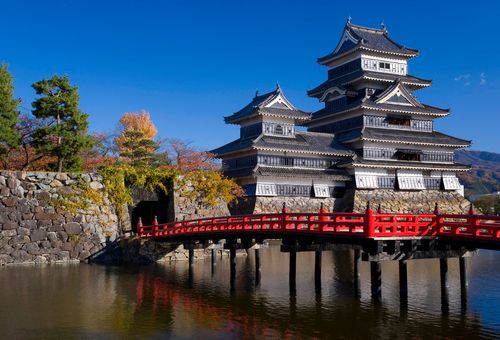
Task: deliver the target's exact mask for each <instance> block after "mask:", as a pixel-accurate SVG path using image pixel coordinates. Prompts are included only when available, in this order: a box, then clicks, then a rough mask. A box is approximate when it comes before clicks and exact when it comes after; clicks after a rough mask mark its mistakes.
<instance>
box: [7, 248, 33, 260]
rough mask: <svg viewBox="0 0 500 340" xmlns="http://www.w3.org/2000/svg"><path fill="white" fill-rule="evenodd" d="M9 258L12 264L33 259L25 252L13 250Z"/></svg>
mask: <svg viewBox="0 0 500 340" xmlns="http://www.w3.org/2000/svg"><path fill="white" fill-rule="evenodd" d="M10 256H11V257H12V259H13V260H14V262H26V261H30V260H31V259H32V258H33V257H32V256H31V255H30V254H28V252H27V251H26V250H14V251H13V252H12V253H11V254H10Z"/></svg>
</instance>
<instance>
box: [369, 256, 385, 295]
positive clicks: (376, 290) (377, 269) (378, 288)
mask: <svg viewBox="0 0 500 340" xmlns="http://www.w3.org/2000/svg"><path fill="white" fill-rule="evenodd" d="M370 272H371V288H372V298H373V299H374V300H376V301H380V300H381V299H382V264H381V263H380V262H379V261H372V262H370Z"/></svg>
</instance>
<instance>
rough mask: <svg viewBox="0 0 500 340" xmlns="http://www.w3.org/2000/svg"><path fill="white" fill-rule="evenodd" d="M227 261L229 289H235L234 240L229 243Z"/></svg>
mask: <svg viewBox="0 0 500 340" xmlns="http://www.w3.org/2000/svg"><path fill="white" fill-rule="evenodd" d="M229 263H230V283H231V290H235V288H236V244H235V243H234V242H231V243H230V248H229Z"/></svg>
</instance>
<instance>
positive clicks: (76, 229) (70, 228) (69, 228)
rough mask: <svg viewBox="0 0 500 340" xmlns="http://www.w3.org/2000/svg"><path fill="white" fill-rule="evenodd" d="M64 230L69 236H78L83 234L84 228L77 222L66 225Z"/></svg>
mask: <svg viewBox="0 0 500 340" xmlns="http://www.w3.org/2000/svg"><path fill="white" fill-rule="evenodd" d="M64 230H65V231H66V232H67V233H68V234H69V235H78V234H80V233H81V232H82V226H81V225H80V223H77V222H70V223H66V224H65V225H64Z"/></svg>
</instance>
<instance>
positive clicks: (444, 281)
mask: <svg viewBox="0 0 500 340" xmlns="http://www.w3.org/2000/svg"><path fill="white" fill-rule="evenodd" d="M439 274H440V278H441V289H444V290H446V288H447V287H448V258H447V257H441V258H439Z"/></svg>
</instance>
